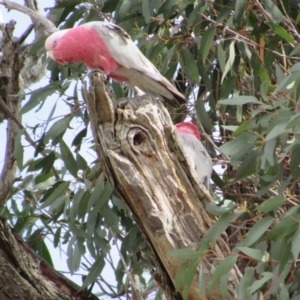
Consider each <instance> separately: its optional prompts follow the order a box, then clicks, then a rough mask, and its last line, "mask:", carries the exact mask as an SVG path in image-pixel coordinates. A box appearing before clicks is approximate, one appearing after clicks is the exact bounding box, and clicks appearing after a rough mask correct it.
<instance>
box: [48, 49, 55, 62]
mask: <svg viewBox="0 0 300 300" xmlns="http://www.w3.org/2000/svg"><path fill="white" fill-rule="evenodd" d="M47 54H48V55H49V56H50V58H51V59H53V60H55V59H54V55H53V51H52V50H49V51H47Z"/></svg>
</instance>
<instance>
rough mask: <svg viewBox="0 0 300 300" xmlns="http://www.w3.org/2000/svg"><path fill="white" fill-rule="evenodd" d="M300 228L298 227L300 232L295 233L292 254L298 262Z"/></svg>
mask: <svg viewBox="0 0 300 300" xmlns="http://www.w3.org/2000/svg"><path fill="white" fill-rule="evenodd" d="M299 241H300V227H298V230H297V231H296V232H295V233H294V235H293V238H292V253H293V256H294V259H295V260H297V259H298V257H299V253H300V243H299Z"/></svg>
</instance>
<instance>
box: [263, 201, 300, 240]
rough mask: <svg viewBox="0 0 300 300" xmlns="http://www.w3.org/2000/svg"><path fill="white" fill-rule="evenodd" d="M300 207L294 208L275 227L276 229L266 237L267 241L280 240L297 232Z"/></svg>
mask: <svg viewBox="0 0 300 300" xmlns="http://www.w3.org/2000/svg"><path fill="white" fill-rule="evenodd" d="M299 209H300V207H298V206H294V207H292V208H291V209H289V211H288V212H287V213H286V215H285V216H284V217H283V218H282V219H281V220H280V221H279V222H278V223H277V224H276V225H275V227H274V228H273V229H272V230H271V232H270V233H268V234H267V235H266V236H265V240H268V239H269V240H279V239H281V238H283V237H286V236H288V235H290V234H292V233H294V232H296V231H297V229H298V226H299V222H300V215H299Z"/></svg>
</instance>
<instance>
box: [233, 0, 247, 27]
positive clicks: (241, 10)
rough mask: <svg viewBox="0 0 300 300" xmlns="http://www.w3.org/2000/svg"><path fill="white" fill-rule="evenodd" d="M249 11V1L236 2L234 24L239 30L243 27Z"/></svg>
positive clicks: (240, 0)
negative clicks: (245, 15) (245, 16)
mask: <svg viewBox="0 0 300 300" xmlns="http://www.w3.org/2000/svg"><path fill="white" fill-rule="evenodd" d="M246 11H247V0H239V1H236V2H235V9H234V15H233V22H234V23H235V25H236V27H237V28H238V29H239V28H241V27H242V25H243V19H244V14H245V13H246Z"/></svg>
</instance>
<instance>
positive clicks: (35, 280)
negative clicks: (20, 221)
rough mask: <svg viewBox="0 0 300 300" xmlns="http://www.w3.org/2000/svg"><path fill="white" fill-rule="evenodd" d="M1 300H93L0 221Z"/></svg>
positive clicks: (90, 295) (91, 296) (92, 297)
mask: <svg viewBox="0 0 300 300" xmlns="http://www.w3.org/2000/svg"><path fill="white" fill-rule="evenodd" d="M0 299H1V300H16V299H18V300H23V299H24V300H29V299H30V300H54V299H55V300H60V299H61V300H71V299H72V300H73V299H74V300H75V299H76V300H85V299H86V300H88V299H89V300H91V299H92V300H93V299H94V300H96V299H98V298H97V297H95V296H94V295H92V294H90V293H89V292H87V291H82V292H79V287H78V286H77V285H76V284H75V283H73V282H72V281H70V280H69V279H67V278H66V277H64V276H63V275H61V274H60V273H59V272H57V271H55V270H54V269H53V268H52V267H50V266H49V265H48V264H47V263H46V262H45V261H43V260H42V259H41V258H40V257H38V256H37V255H36V254H35V253H34V252H33V251H32V250H31V249H30V248H29V246H27V245H26V244H25V243H24V242H23V241H22V240H21V239H20V238H19V237H18V236H17V235H15V234H14V233H13V232H12V230H11V228H10V227H9V225H7V223H6V222H5V221H4V220H1V219H0Z"/></svg>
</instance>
